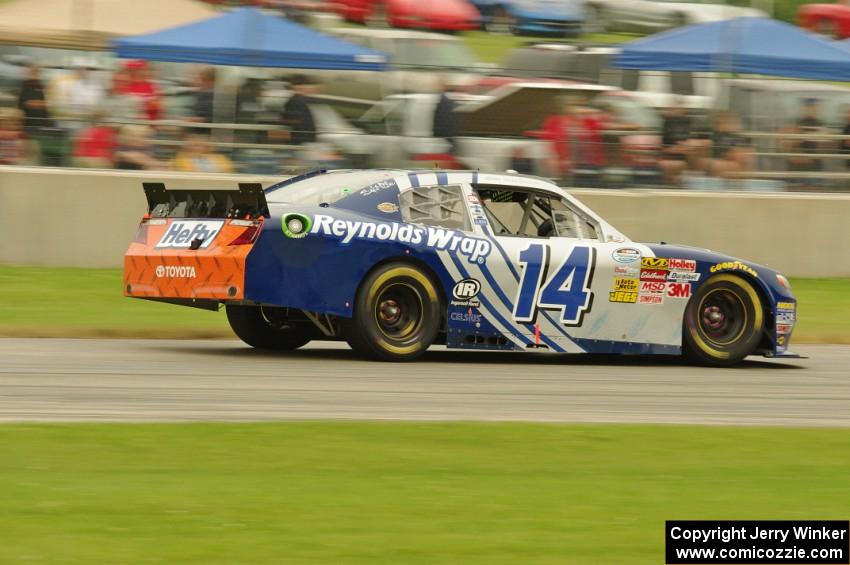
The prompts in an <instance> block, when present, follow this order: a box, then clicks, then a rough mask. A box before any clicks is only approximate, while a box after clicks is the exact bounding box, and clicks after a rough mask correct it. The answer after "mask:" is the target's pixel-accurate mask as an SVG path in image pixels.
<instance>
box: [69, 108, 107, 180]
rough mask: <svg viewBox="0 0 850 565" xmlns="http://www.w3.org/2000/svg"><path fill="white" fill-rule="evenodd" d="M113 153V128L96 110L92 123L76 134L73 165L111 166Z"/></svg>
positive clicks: (102, 167)
mask: <svg viewBox="0 0 850 565" xmlns="http://www.w3.org/2000/svg"><path fill="white" fill-rule="evenodd" d="M114 153H115V128H114V127H113V126H112V125H111V124H108V123H106V122H105V121H104V120H103V114H102V113H100V112H96V113H95V114H94V116H93V119H92V123H91V124H90V125H88V126H86V127H84V128H83V129H82V131H80V132H79V134H77V137H76V140H75V143H74V159H73V165H74V166H75V167H91V168H99V169H109V168H112V164H113V159H114Z"/></svg>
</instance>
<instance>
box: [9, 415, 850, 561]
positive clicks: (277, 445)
mask: <svg viewBox="0 0 850 565" xmlns="http://www.w3.org/2000/svg"><path fill="white" fill-rule="evenodd" d="M848 452H850V430H818V429H808V430H804V429H784V428H783V429H777V428H723V427H699V426H679V427H676V426H620V425H545V424H469V423H463V424H414V423H350V422H348V423H298V422H295V423H271V424H173V425H169V424H162V425H160V424H156V425H147V424H142V425H139V424H136V425H132V424H127V425H107V424H82V425H79V424H78V425H4V426H2V427H0V483H2V484H3V502H2V505H0V531H2V532H3V539H4V542H3V543H2V544H0V562H2V563H30V562H38V563H80V564H91V563H125V564H130V563H181V564H191V563H198V564H204V565H209V564H216V563H222V564H224V563H227V564H238V563H244V564H258V563H288V564H289V563H292V564H301V563H303V564H313V563H334V564H348V563H368V564H382V563H386V564H392V565H396V564H424V563H428V564H439V563H464V564H478V563H480V564H486V565H497V564H500V563H505V564H514V563H534V564H547V563H552V564H555V563H558V564H563V563H599V564H606V563H610V564H629V563H635V564H646V563H663V553H662V551H663V528H664V520H667V519H773V520H781V519H812V518H813V517H817V518H818V519H835V520H838V519H841V520H846V519H847V508H850V489H848V488H847V487H848V477H850V458H847V457H839V456H837V455H836V454H842V453H848Z"/></svg>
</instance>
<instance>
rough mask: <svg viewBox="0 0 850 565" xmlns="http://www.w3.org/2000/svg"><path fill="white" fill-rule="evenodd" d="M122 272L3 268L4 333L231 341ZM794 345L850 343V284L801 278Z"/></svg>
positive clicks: (207, 317)
mask: <svg viewBox="0 0 850 565" xmlns="http://www.w3.org/2000/svg"><path fill="white" fill-rule="evenodd" d="M121 285H122V283H121V272H120V271H119V270H117V269H75V268H42V267H8V266H6V267H4V266H0V335H5V336H33V337H39V336H44V337H53V336H57V337H60V336H61V337H98V336H105V337H166V338H167V337H175V338H180V337H185V338H194V337H198V338H202V337H228V336H232V333H231V331H230V328H229V327H228V325H227V321H226V320H225V318H224V315H223V314H222V313H221V312H208V311H206V310H196V309H194V308H185V307H181V306H173V305H170V304H160V303H156V302H148V301H145V300H136V299H130V298H124V296H123V295H122V290H121ZM792 286H793V289H794V293H795V295H796V296H797V299H798V301H799V303H800V306H799V326H798V328H797V330H796V332H795V333H794V337H793V340H792V341H793V342H794V343H803V342H810V343H811V342H814V343H850V326H848V324H847V320H850V279H796V280H793V281H792Z"/></svg>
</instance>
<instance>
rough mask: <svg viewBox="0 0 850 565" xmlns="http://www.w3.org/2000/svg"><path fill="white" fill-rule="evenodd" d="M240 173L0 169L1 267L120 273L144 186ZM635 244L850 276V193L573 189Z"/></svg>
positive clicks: (212, 183) (230, 182) (794, 272)
mask: <svg viewBox="0 0 850 565" xmlns="http://www.w3.org/2000/svg"><path fill="white" fill-rule="evenodd" d="M275 180H277V179H273V178H269V177H245V176H236V175H198V174H181V173H137V172H117V171H94V170H69V169H39V168H25V167H0V263H5V264H16V265H41V266H78V267H119V266H121V264H122V256H123V254H124V251H125V250H126V248H127V245H128V244H129V242H130V241H131V240H132V239H133V237H134V236H135V233H136V227H137V225H138V222H139V218H140V217H141V215H142V214H143V213H144V212H145V210H146V205H145V199H144V194H143V192H142V188H141V183H142V181H149V182H165V183H167V184H168V185H169V186H172V187H178V188H201V187H209V188H227V187H233V186H235V184H236V183H237V182H239V181H242V182H261V183H263V184H270V183H271V182H274V181H275ZM572 192H573V194H575V195H576V196H577V197H578V198H579V199H581V200H582V201H584V202H585V203H586V204H587V205H588V206H590V207H591V208H592V209H594V210H596V211H597V212H598V213H599V214H600V215H602V216H603V217H604V218H606V219H607V220H608V221H609V222H610V223H612V224H613V225H614V226H616V227H617V228H618V229H620V230H621V231H623V232H624V233H625V234H626V235H628V236H629V237H630V238H632V239H634V240H635V241H645V242H656V241H667V242H670V243H682V244H687V245H694V246H697V247H706V248H708V249H713V250H715V251H720V252H723V253H728V254H730V255H732V256H736V257H740V258H744V259H748V260H751V261H754V262H758V263H761V264H765V265H769V266H771V267H774V268H776V269H779V270H780V271H782V272H783V273H785V274H786V275H789V276H797V277H804V276H805V277H834V276H850V195H814V194H774V193H766V194H741V193H736V194H730V193H712V192H692V191H645V190H623V191H599V190H574V191H572Z"/></svg>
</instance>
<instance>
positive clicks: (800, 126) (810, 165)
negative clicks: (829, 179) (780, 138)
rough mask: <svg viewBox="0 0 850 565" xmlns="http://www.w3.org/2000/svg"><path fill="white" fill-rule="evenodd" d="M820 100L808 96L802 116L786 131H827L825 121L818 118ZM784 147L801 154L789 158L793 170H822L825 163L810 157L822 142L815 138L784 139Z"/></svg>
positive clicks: (816, 151) (812, 132)
mask: <svg viewBox="0 0 850 565" xmlns="http://www.w3.org/2000/svg"><path fill="white" fill-rule="evenodd" d="M818 112H819V108H818V101H817V99H816V98H806V99H805V100H804V101H803V107H802V111H801V113H800V118H799V119H798V120H797V122H796V123H795V124H794V125H793V126H791V127H790V128H785V131H787V132H790V133H802V134H817V133H823V132H824V131H825V128H824V124H823V122H821V121H820V119H819V118H818ZM782 145H783V146H784V147H783V148H784V149H785V150H786V151H788V152H791V153H799V154H801V155H798V156H795V157H789V158H788V168H789V170H791V171H820V170H821V169H822V166H823V164H822V163H821V160H820V159H816V158H815V157H810V156H809V155H814V154H816V153H818V150H819V148H820V143H819V142H818V141H817V140H814V139H802V140H799V139H792V140H784V142H783V144H782Z"/></svg>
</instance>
